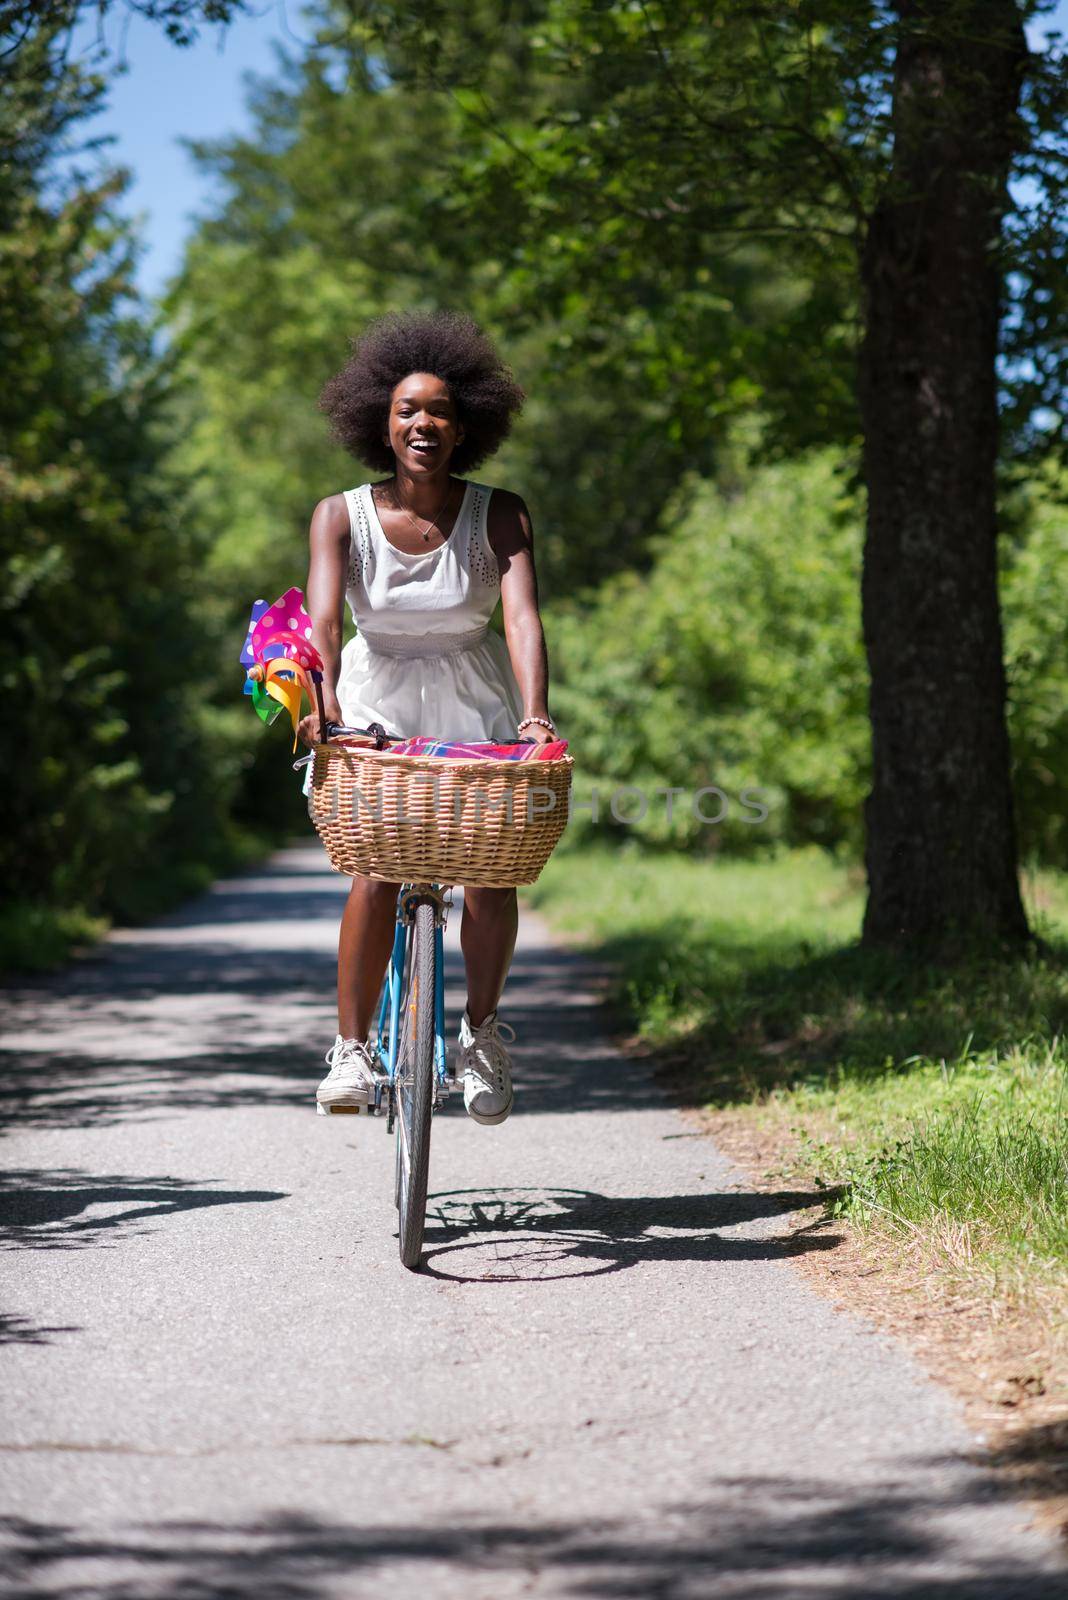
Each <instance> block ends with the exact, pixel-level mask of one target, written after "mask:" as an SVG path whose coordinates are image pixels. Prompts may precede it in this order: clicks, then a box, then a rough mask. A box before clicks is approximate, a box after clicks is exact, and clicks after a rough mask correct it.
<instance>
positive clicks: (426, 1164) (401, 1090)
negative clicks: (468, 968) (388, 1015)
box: [397, 900, 436, 1268]
mask: <svg viewBox="0 0 1068 1600" xmlns="http://www.w3.org/2000/svg"><path fill="white" fill-rule="evenodd" d="M435 959H436V956H435V946H434V903H433V901H431V900H422V901H418V902H417V903H416V905H415V907H414V911H413V916H412V922H411V924H410V926H409V930H408V949H407V953H406V956H405V962H404V990H403V999H402V1007H401V1026H400V1056H399V1064H398V1069H397V1101H398V1105H397V1112H398V1115H397V1180H398V1181H397V1202H398V1204H397V1209H398V1212H399V1217H398V1223H399V1227H398V1237H399V1240H400V1258H401V1260H402V1261H403V1263H404V1265H405V1266H406V1267H410V1268H415V1267H417V1266H418V1265H419V1259H420V1256H421V1254H422V1250H423V1227H424V1223H425V1220H426V1189H427V1180H428V1178H429V1175H430V1122H431V1113H432V1112H433V1109H434V962H435Z"/></svg>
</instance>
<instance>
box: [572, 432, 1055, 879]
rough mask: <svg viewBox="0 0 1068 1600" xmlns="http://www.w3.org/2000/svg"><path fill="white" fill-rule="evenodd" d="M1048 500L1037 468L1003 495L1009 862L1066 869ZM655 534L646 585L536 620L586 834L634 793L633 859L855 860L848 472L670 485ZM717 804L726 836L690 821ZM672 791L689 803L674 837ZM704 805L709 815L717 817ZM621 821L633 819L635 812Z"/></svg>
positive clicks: (858, 494)
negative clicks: (626, 791)
mask: <svg viewBox="0 0 1068 1600" xmlns="http://www.w3.org/2000/svg"><path fill="white" fill-rule="evenodd" d="M735 433H736V446H737V448H738V450H739V451H740V450H741V439H742V437H743V435H742V433H741V430H735ZM757 453H758V454H759V452H757ZM1062 480H1063V469H1059V468H1058V467H1057V466H1056V465H1055V463H1054V462H1053V461H1052V460H1051V461H1049V462H1048V463H1047V465H1046V467H1045V468H1044V469H1043V471H1041V472H1040V473H1037V474H1035V475H1033V476H1032V477H1030V478H1029V479H1028V481H1027V482H1026V485H1025V486H1024V487H1023V488H1021V489H1019V490H1016V491H1013V494H1014V500H1013V505H1012V508H1011V512H1012V514H1011V522H1012V525H1013V529H1014V532H1013V536H1012V537H1011V538H1006V539H1004V540H1002V542H1001V557H1002V572H1001V593H1002V608H1003V615H1004V626H1005V639H1006V644H1005V650H1006V663H1007V671H1008V677H1009V728H1010V734H1011V738H1012V745H1013V755H1014V773H1015V785H1016V803H1017V821H1018V832H1019V837H1020V844H1021V850H1022V853H1023V855H1024V857H1025V858H1026V859H1035V860H1038V861H1043V862H1047V863H1049V864H1056V865H1060V866H1068V831H1066V830H1068V821H1066V818H1068V648H1066V640H1065V632H1064V627H1063V618H1062V608H1061V606H1060V603H1059V601H1058V596H1060V595H1063V594H1064V593H1065V592H1066V591H1068V509H1066V506H1065V496H1064V488H1063V481H1062ZM665 522H666V525H667V526H668V527H669V528H670V529H671V531H670V533H665V534H663V535H661V536H660V537H659V538H658V539H656V540H655V541H654V543H653V546H652V551H651V557H652V560H651V565H650V567H649V569H648V571H646V572H642V573H638V572H633V571H631V572H627V573H622V574H618V575H616V576H614V577H612V578H610V579H608V580H606V582H605V583H604V584H603V585H602V586H601V588H600V589H599V591H598V592H597V593H596V595H595V596H593V597H592V598H590V599H589V600H585V601H576V602H571V603H567V604H561V605H556V606H552V607H550V608H549V610H548V615H547V628H548V634H549V641H550V647H551V652H552V659H553V666H554V675H555V683H554V691H553V704H554V709H555V713H556V715H557V717H558V718H559V720H560V723H561V726H562V727H563V729H564V731H565V732H566V734H567V736H568V737H569V738H570V739H571V741H572V747H573V750H574V753H575V756H576V758H577V760H578V763H579V778H578V792H579V794H580V797H581V798H582V800H583V801H584V803H585V809H584V810H583V811H582V812H581V813H579V815H580V817H581V819H582V821H583V822H584V823H585V824H586V829H587V832H589V831H590V827H589V821H590V806H591V798H592V791H593V789H594V788H596V789H598V790H599V792H600V805H599V818H600V827H599V830H596V831H600V832H601V833H602V834H604V833H607V832H612V831H615V832H618V831H619V827H620V825H619V823H618V822H614V821H613V820H612V817H611V813H610V811H609V806H608V802H609V799H610V797H611V795H612V793H613V792H614V791H615V790H616V789H617V788H618V787H620V786H623V785H633V786H636V787H639V788H641V789H643V790H644V791H645V793H646V794H647V796H648V797H649V810H648V813H647V815H646V816H645V818H644V819H643V820H641V821H640V822H637V823H635V824H634V825H633V826H632V827H629V828H626V829H625V831H627V832H629V833H632V834H634V836H635V837H636V838H639V839H641V840H642V841H644V842H650V843H651V842H656V843H659V844H667V843H672V844H675V845H686V846H688V847H690V848H693V849H696V850H698V851H714V850H716V849H719V848H728V849H730V850H732V851H742V852H749V851H754V850H760V849H765V848H768V847H770V846H773V845H776V844H778V843H780V842H785V843H788V844H797V843H816V844H822V845H825V846H829V847H835V848H838V847H841V848H843V849H845V850H847V851H848V852H849V853H850V854H851V855H853V856H858V855H859V853H860V849H861V845H862V834H861V824H862V806H863V800H864V796H865V794H866V792H867V788H868V784H869V761H870V756H869V739H870V734H869V730H868V720H867V668H866V663H865V659H864V649H863V642H862V639H861V631H860V608H859V594H858V589H859V577H860V562H861V551H862V545H863V525H864V502H863V493H862V491H860V490H858V489H857V488H856V486H855V474H854V471H853V466H852V462H851V459H850V457H848V456H847V455H844V454H843V453H842V452H840V451H837V450H823V451H816V452H810V453H809V454H808V455H807V456H806V457H803V458H798V459H797V460H795V461H792V462H788V463H786V462H784V463H781V464H778V465H765V466H763V467H753V466H751V465H750V466H745V465H744V464H743V463H742V459H741V456H740V455H739V457H738V459H737V460H736V462H735V464H734V465H732V466H728V465H727V464H726V463H725V465H724V470H723V471H722V476H721V480H720V485H719V486H716V485H713V484H707V483H701V482H694V481H690V482H687V483H686V484H684V485H683V486H682V487H681V489H680V491H679V493H678V495H677V496H676V497H675V499H674V500H673V501H672V503H671V505H670V506H669V508H668V512H667V515H666V518H665ZM711 784H715V785H717V786H718V787H719V788H721V789H722V790H724V792H725V793H726V794H727V795H728V796H729V797H730V799H731V801H732V804H731V807H730V810H729V813H728V816H727V818H726V819H725V821H724V823H723V824H722V825H717V826H709V825H708V824H706V823H703V822H701V821H700V820H698V819H697V818H696V817H695V815H694V811H693V807H692V804H691V798H690V797H691V796H692V794H693V792H694V791H696V790H699V789H701V788H702V787H703V786H705V785H711ZM668 785H673V786H677V787H679V788H681V789H682V790H683V791H684V793H683V794H682V795H681V796H679V797H678V799H677V800H676V802H675V803H674V804H673V808H672V811H673V815H672V820H671V821H670V823H669V821H668V818H667V803H666V800H665V799H664V798H663V795H662V791H663V790H664V788H665V787H666V786H668ZM747 788H756V789H759V790H760V791H762V793H763V796H764V799H765V803H766V804H767V805H768V806H769V807H770V813H769V816H768V818H767V820H766V821H764V822H760V823H757V824H754V823H752V822H743V821H742V820H741V818H742V816H743V815H752V814H753V813H752V812H751V811H746V810H745V808H743V807H742V806H741V805H740V804H737V803H735V802H736V801H737V798H738V797H739V796H740V795H741V793H742V791H743V789H747ZM658 791H660V792H661V793H660V794H659V795H658V793H657V792H658ZM703 805H704V809H705V811H706V814H707V813H708V812H711V814H713V815H714V814H715V813H716V811H717V809H719V807H718V804H717V802H716V801H715V799H714V798H710V799H709V800H708V801H707V802H705V803H703ZM617 809H618V810H619V811H620V812H621V813H624V814H626V813H628V812H629V813H630V814H634V813H635V812H636V809H637V801H636V800H632V801H630V802H626V801H624V800H623V799H622V798H621V799H620V802H619V806H618V808H617Z"/></svg>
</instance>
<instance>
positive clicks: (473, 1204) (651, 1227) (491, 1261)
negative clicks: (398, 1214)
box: [420, 1188, 841, 1283]
mask: <svg viewBox="0 0 1068 1600" xmlns="http://www.w3.org/2000/svg"><path fill="white" fill-rule="evenodd" d="M825 1200H826V1194H825V1191H822V1190H821V1191H819V1192H818V1193H815V1192H809V1191H807V1190H805V1191H790V1192H785V1191H784V1192H782V1193H777V1194H753V1193H746V1192H738V1193H734V1192H731V1193H712V1194H684V1195H640V1196H635V1197H630V1198H619V1197H617V1196H611V1195H603V1194H596V1193H594V1192H592V1191H590V1190H586V1189H540V1188H537V1189H536V1188H514V1189H508V1188H499V1189H478V1190H470V1189H460V1190H452V1191H449V1192H447V1193H440V1194H433V1195H431V1196H429V1198H428V1201H427V1227H426V1232H425V1235H424V1238H425V1255H424V1262H423V1266H422V1268H421V1269H420V1270H421V1271H422V1272H424V1273H425V1274H426V1275H427V1276H429V1277H438V1278H446V1279H449V1280H450V1281H452V1282H462V1283H495V1282H496V1283H516V1282H519V1283H523V1282H546V1281H551V1280H552V1279H555V1278H581V1277H598V1276H601V1275H602V1274H604V1273H608V1272H619V1271H622V1270H624V1269H625V1268H628V1267H634V1266H638V1265H640V1264H641V1263H642V1262H646V1261H679V1262H683V1261H693V1262H713V1261H767V1260H779V1259H782V1258H784V1257H787V1256H796V1255H801V1254H804V1253H806V1252H808V1251H811V1250H833V1249H834V1247H835V1246H836V1245H837V1244H839V1243H840V1242H841V1235H840V1234H838V1233H834V1232H832V1231H830V1224H829V1223H828V1220H827V1218H826V1215H825V1214H823V1212H822V1209H821V1214H820V1216H819V1217H818V1218H817V1219H816V1220H815V1221H814V1222H813V1221H796V1220H795V1221H794V1222H793V1223H792V1224H791V1223H790V1222H789V1221H787V1222H786V1226H785V1229H784V1231H770V1230H769V1229H768V1228H767V1227H766V1226H761V1224H765V1223H766V1222H767V1220H768V1219H770V1218H780V1219H784V1218H789V1217H790V1215H791V1214H792V1213H796V1212H802V1211H807V1210H809V1209H810V1208H811V1207H813V1206H815V1205H818V1206H820V1207H821V1208H822V1207H823V1206H824V1204H825ZM753 1224H757V1225H758V1226H756V1227H755V1228H753V1227H752V1225H753ZM732 1229H750V1230H751V1231H749V1232H746V1233H743V1234H741V1235H740V1236H737V1237H731V1236H730V1233H731V1230H732Z"/></svg>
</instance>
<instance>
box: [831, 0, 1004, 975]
mask: <svg viewBox="0 0 1068 1600" xmlns="http://www.w3.org/2000/svg"><path fill="white" fill-rule="evenodd" d="M898 12H899V17H900V21H901V25H902V27H901V41H900V45H899V49H898V55H897V62H896V70H895V81H894V109H893V118H894V159H893V171H892V177H891V182H890V184H889V186H888V189H887V192H886V194H885V195H884V196H883V198H882V199H881V200H880V203H879V205H878V207H877V209H876V210H875V212H874V213H873V216H872V219H871V225H870V230H869V232H868V235H867V238H866V241H865V249H864V258H863V264H862V273H863V287H864V297H865V306H864V312H865V328H866V331H865V340H864V345H863V349H862V352H861V360H860V370H859V379H858V397H859V401H860V407H861V415H862V419H863V427H864V461H865V473H866V481H867V489H868V525H867V539H866V543H865V551H864V576H863V617H864V639H865V645H866V647H867V653H868V662H869V666H870V669H871V722H872V742H873V769H874V770H873V783H872V792H871V794H870V796H869V797H868V801H867V806H866V823H867V867H868V885H869V898H868V906H867V912H866V915H865V919H864V938H865V940H866V941H867V942H869V943H886V942H891V943H898V944H908V945H923V946H927V947H929V948H931V947H938V946H943V947H952V946H954V945H956V944H958V943H959V942H965V943H969V944H971V943H974V942H975V941H976V940H978V941H986V942H996V941H1004V940H1008V941H1010V942H1017V941H1020V940H1022V939H1024V938H1025V937H1026V936H1027V922H1026V918H1025V916H1024V911H1023V906H1022V904H1021V900H1020V892H1019V885H1018V880H1017V865H1016V837H1015V826H1014V822H1013V810H1012V792H1011V784H1010V766H1009V742H1008V733H1007V730H1006V724H1005V675H1004V666H1003V661H1002V635H1001V618H1000V612H999V607H998V592H997V571H996V531H997V530H996V512H995V472H996V461H997V443H998V417H997V394H996V374H995V356H996V351H997V334H998V319H999V314H1000V303H1001V275H1000V272H999V269H998V265H997V263H996V261H995V259H994V255H993V247H994V246H995V245H996V243H997V239H998V234H999V230H1000V227H1001V223H1002V218H1003V216H1004V212H1005V208H1006V204H1007V187H1006V179H1007V172H1008V164H1009V159H1010V156H1011V154H1012V151H1013V149H1014V148H1015V141H1016V139H1017V138H1018V137H1019V132H1020V125H1019V124H1018V122H1017V101H1018V96H1019V89H1020V82H1021V76H1022V73H1023V69H1024V67H1025V64H1026V59H1027V45H1026V40H1025V38H1024V33H1023V28H1022V26H1021V24H1020V21H1019V17H1018V15H1017V12H1016V8H1015V6H1014V5H1013V3H1012V0H958V3H957V4H956V5H946V4H945V0H941V3H939V0H903V3H902V4H900V5H899V7H898ZM921 25H923V28H922V32H921V31H920V27H921Z"/></svg>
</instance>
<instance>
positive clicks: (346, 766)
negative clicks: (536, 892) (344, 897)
mask: <svg viewBox="0 0 1068 1600" xmlns="http://www.w3.org/2000/svg"><path fill="white" fill-rule="evenodd" d="M571 768H572V760H571V757H570V756H562V757H561V758H560V759H559V760H558V761H491V760H473V761H460V760H452V759H450V758H448V757H435V756H394V755H390V754H389V752H388V751H386V750H383V751H378V750H371V749H369V748H367V747H359V746H346V745H344V744H340V743H330V744H317V745H316V746H315V762H314V766H313V769H312V782H311V792H310V794H309V796H308V813H309V815H310V817H311V819H312V821H313V822H314V824H315V828H316V831H317V832H318V834H319V837H320V839H322V841H323V844H324V845H325V846H326V852H327V855H328V856H329V857H330V861H331V865H332V866H333V868H334V870H335V872H344V873H347V874H348V875H349V876H350V877H357V876H358V877H361V878H379V879H381V880H383V881H384V882H386V883H441V884H470V885H471V886H472V887H475V888H494V889H496V888H510V887H511V886H512V885H514V884H521V883H533V882H534V881H535V879H536V878H537V876H538V874H539V873H540V871H541V869H542V867H543V866H544V865H545V863H546V861H548V859H549V856H550V855H551V854H552V851H553V848H554V846H555V845H556V843H557V841H558V839H559V838H560V835H561V834H562V833H563V831H564V826H565V824H566V822H567V814H568V804H569V799H570V792H571Z"/></svg>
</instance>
